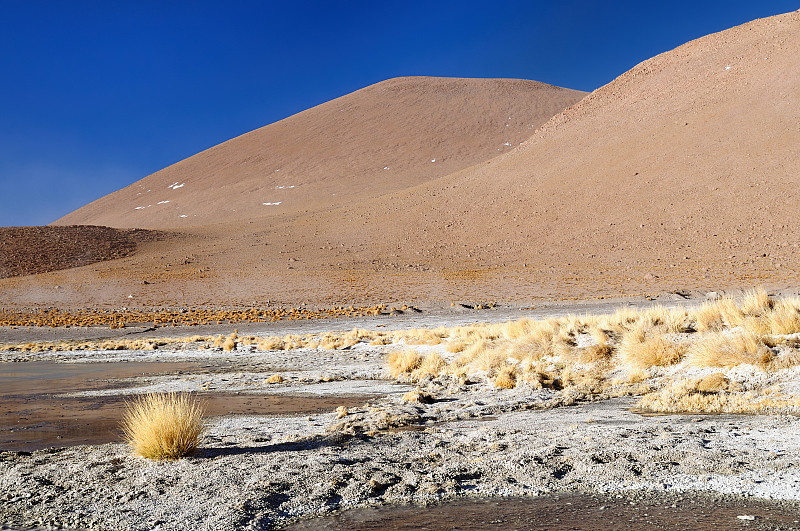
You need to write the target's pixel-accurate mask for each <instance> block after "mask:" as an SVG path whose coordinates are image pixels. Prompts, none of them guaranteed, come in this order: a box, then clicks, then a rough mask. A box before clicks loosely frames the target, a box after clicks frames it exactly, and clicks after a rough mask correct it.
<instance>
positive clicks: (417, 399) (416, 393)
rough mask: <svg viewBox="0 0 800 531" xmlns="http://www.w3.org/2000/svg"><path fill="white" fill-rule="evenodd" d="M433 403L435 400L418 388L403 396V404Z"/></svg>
mask: <svg viewBox="0 0 800 531" xmlns="http://www.w3.org/2000/svg"><path fill="white" fill-rule="evenodd" d="M435 401H436V400H435V398H434V397H433V395H432V394H430V393H427V392H425V391H423V390H422V389H420V388H419V387H418V388H416V389H412V390H411V391H409V392H407V393H406V394H404V395H403V402H411V403H415V404H432V403H433V402H435Z"/></svg>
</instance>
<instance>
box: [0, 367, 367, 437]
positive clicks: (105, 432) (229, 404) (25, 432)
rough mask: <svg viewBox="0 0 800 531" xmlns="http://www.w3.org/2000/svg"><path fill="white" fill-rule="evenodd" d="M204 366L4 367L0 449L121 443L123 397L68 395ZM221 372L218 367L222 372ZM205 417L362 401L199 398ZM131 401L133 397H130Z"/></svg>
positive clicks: (305, 409)
mask: <svg viewBox="0 0 800 531" xmlns="http://www.w3.org/2000/svg"><path fill="white" fill-rule="evenodd" d="M214 369H215V367H214V366H210V365H208V364H202V363H73V364H66V363H47V362H30V363H8V364H0V451H33V450H38V449H42V448H49V447H52V446H72V445H78V444H103V443H108V442H115V441H120V440H122V434H121V430H120V428H119V422H120V419H121V417H122V413H123V411H124V409H125V402H124V401H125V398H126V396H124V395H113V396H103V397H92V398H63V397H59V396H57V395H59V394H62V393H68V392H76V391H86V390H95V389H108V388H115V387H117V388H118V387H120V386H121V383H120V382H118V381H116V379H117V378H130V377H134V376H143V375H146V376H154V375H164V374H174V375H175V376H176V377H179V376H180V375H182V374H188V373H196V372H209V371H210V370H214ZM217 369H218V368H217ZM197 396H198V397H199V398H200V399H201V400H202V402H203V403H204V404H205V407H206V414H207V416H219V415H270V416H274V415H292V414H306V413H317V412H323V411H332V410H334V409H336V408H337V407H339V406H345V407H353V406H358V405H361V404H363V403H364V402H365V401H367V400H368V399H369V397H365V396H304V395H286V394H283V395H263V394H235V393H199V394H198V395H197ZM127 398H130V396H128V397H127Z"/></svg>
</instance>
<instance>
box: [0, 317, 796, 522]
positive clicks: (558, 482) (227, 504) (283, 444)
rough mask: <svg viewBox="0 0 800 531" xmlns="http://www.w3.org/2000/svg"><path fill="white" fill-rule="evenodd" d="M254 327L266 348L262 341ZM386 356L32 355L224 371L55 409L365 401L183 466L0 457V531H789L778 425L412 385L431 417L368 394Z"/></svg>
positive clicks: (377, 384) (137, 383)
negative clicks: (753, 523) (543, 520)
mask: <svg viewBox="0 0 800 531" xmlns="http://www.w3.org/2000/svg"><path fill="white" fill-rule="evenodd" d="M440 323H441V320H439V321H437V324H440ZM315 324H317V325H319V323H315ZM348 324H353V323H348ZM414 324H415V326H419V325H420V324H423V323H420V322H419V321H417V322H415V323H414ZM451 324H455V323H451ZM269 325H270V327H271V330H272V331H273V332H276V331H277V329H276V328H275V327H276V326H278V324H274V323H270V324H269ZM385 353H386V351H385V347H379V346H369V345H365V344H358V345H356V346H354V347H352V348H350V349H348V350H344V351H316V350H304V349H301V350H298V351H292V352H291V353H286V352H282V351H276V352H251V351H250V349H247V348H243V349H242V350H241V351H237V352H231V353H225V352H221V351H219V352H218V351H208V350H206V351H196V350H190V349H178V350H173V351H168V352H149V351H137V352H126V351H113V352H112V351H103V352H76V353H42V354H39V355H37V359H40V360H52V361H61V362H66V361H70V362H72V363H89V362H97V361H106V362H111V361H123V360H129V361H139V362H141V361H152V360H154V359H160V360H170V361H174V362H195V363H197V362H200V361H206V362H207V361H210V360H213V361H214V362H215V363H227V362H232V363H229V364H227V367H228V369H226V370H225V371H221V372H214V373H212V374H200V375H192V374H182V375H181V376H180V378H175V377H174V376H167V375H164V376H158V375H150V376H148V377H146V378H136V377H134V378H127V379H122V380H117V381H116V382H115V383H114V385H113V386H112V387H113V389H109V390H104V389H94V390H84V391H79V392H70V393H65V394H63V395H61V397H62V398H63V399H71V398H73V397H83V398H86V397H102V396H114V395H118V394H119V393H121V392H125V393H141V392H146V391H152V390H178V389H183V390H202V389H207V390H209V391H210V392H220V393H222V392H224V393H230V392H240V393H246V394H248V395H249V396H269V395H273V394H281V393H285V394H297V393H304V394H317V395H321V396H325V395H328V396H339V395H342V394H345V393H350V394H354V393H362V394H363V393H364V392H367V393H370V394H372V396H373V398H371V399H369V400H368V403H363V404H361V405H359V406H355V407H349V408H348V412H347V413H348V414H347V415H346V416H343V417H342V416H341V415H339V414H337V413H336V412H329V413H321V414H312V415H311V416H308V415H303V416H289V417H286V416H283V417H273V416H261V415H256V416H254V415H246V416H225V417H217V418H214V419H212V420H211V422H210V425H209V430H208V433H207V434H206V436H205V438H204V439H203V442H202V444H201V448H200V451H199V452H198V454H197V455H196V456H194V457H190V458H187V459H183V460H180V461H177V462H164V463H156V462H150V461H147V460H144V459H141V458H136V457H133V456H131V454H130V451H129V449H128V448H127V447H126V446H125V445H123V444H121V443H116V444H113V443H112V444H102V445H95V446H76V447H68V448H63V449H56V450H47V451H36V452H32V453H25V452H23V453H15V452H6V453H3V454H0V491H2V492H5V493H6V494H5V499H4V503H3V505H2V509H1V511H2V512H0V521H1V522H5V523H6V524H9V525H16V526H31V525H45V524H52V525H60V526H76V527H84V528H100V529H115V528H120V527H125V528H130V529H151V528H153V527H155V526H161V528H162V529H241V528H252V529H269V528H274V527H277V526H281V525H284V524H286V523H289V522H291V521H294V520H295V519H297V518H307V517H312V516H320V515H326V514H330V513H331V512H332V511H336V510H339V509H345V508H354V507H365V506H373V505H381V504H389V503H391V504H393V503H421V502H424V503H430V502H437V501H442V500H448V499H455V498H461V497H466V498H485V497H487V496H490V497H494V496H503V497H505V496H537V495H543V494H547V493H553V492H569V493H589V494H592V493H594V494H598V495H612V496H615V495H616V494H621V495H624V496H629V495H631V496H634V497H637V496H642V495H644V494H648V495H650V494H652V495H655V496H656V497H659V496H661V497H662V498H658V499H663V500H666V499H669V498H668V497H669V496H674V495H678V496H682V497H687V496H688V497H693V496H694V493H695V492H706V493H711V494H715V495H722V496H731V495H736V496H740V495H745V496H754V497H757V498H763V499H768V500H778V501H780V504H781V505H780V508H781V511H783V512H782V513H781V514H789V515H792V514H797V515H800V505H798V503H800V501H799V500H800V497H798V494H797V493H798V492H800V489H799V488H798V487H800V474H797V473H796V472H795V471H794V469H795V467H794V461H795V460H796V459H795V458H796V455H797V453H798V451H800V443H799V442H798V440H797V437H796V433H795V432H796V423H797V419H796V417H794V416H782V415H772V416H732V415H671V416H666V415H661V416H643V415H640V414H637V413H635V412H633V411H632V410H631V407H632V406H633V405H634V401H633V400H632V399H624V398H623V399H613V400H605V401H596V402H592V401H586V400H585V397H581V396H574V395H571V394H570V393H569V392H559V391H553V390H548V389H540V390H534V389H530V388H526V387H524V386H518V387H517V388H515V389H513V390H498V389H495V388H494V387H493V386H491V385H489V384H487V383H482V382H481V381H476V382H475V383H464V382H457V381H453V380H449V379H444V378H442V379H434V380H429V381H427V382H424V383H423V385H424V386H425V388H426V390H427V391H428V392H430V393H431V394H432V395H433V396H434V400H433V401H432V402H431V403H428V404H420V403H409V402H405V401H404V400H403V399H402V395H403V394H404V393H405V392H406V391H407V389H408V387H407V386H403V385H395V384H393V383H392V382H391V381H388V380H384V379H383V378H385V368H384V366H385V361H384V357H385ZM10 355H11V354H10V353H9V354H5V355H4V356H6V359H8V356H10ZM19 363H23V364H24V363H25V362H19ZM272 371H275V372H279V373H280V374H282V375H283V377H284V378H285V381H284V382H283V383H279V384H266V383H265V382H264V376H265V373H267V372H272ZM121 388H122V389H121ZM365 390H368V391H365ZM57 396H58V395H57ZM337 417H338V418H337ZM321 478H323V479H321ZM664 496H666V497H664ZM671 499H673V500H674V499H675V498H671ZM726 499H727V498H726ZM726 503H733V502H732V501H731V500H728V501H727V502H726ZM733 506H734V507H735V506H736V505H735V504H734V505H733ZM743 514H746V513H743ZM797 519H800V516H798V518H797ZM782 521H783V522H784V523H785V522H786V520H782ZM792 521H793V520H792ZM794 525H795V524H792V523H789V524H786V525H784V524H780V522H778V523H777V524H776V526H775V527H772V528H786V529H789V528H792V527H793V526H794ZM762 528H770V527H768V526H767V527H762Z"/></svg>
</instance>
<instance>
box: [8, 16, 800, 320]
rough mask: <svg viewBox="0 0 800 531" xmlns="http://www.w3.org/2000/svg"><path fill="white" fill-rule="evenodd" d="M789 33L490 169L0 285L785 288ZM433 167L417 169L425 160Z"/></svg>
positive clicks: (529, 295)
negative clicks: (90, 266) (757, 286)
mask: <svg viewBox="0 0 800 531" xmlns="http://www.w3.org/2000/svg"><path fill="white" fill-rule="evenodd" d="M798 35H800V12H794V13H788V14H784V15H779V16H776V17H770V18H767V19H760V20H756V21H753V22H750V23H748V24H744V25H742V26H738V27H735V28H732V29H729V30H726V31H723V32H720V33H716V34H712V35H708V36H706V37H703V38H700V39H697V40H695V41H692V42H689V43H687V44H685V45H683V46H680V47H678V48H676V49H675V50H671V51H669V52H666V53H664V54H661V55H659V56H657V57H654V58H652V59H650V60H648V61H645V62H643V63H641V64H640V65H638V66H636V67H635V68H633V69H632V70H630V71H629V72H626V73H625V74H623V75H621V76H620V77H619V78H617V79H616V80H614V81H613V82H611V83H609V84H608V85H606V86H604V87H601V88H600V89H598V90H596V91H595V92H593V93H592V94H590V95H588V96H587V97H585V98H583V99H582V100H581V101H580V102H579V103H577V104H575V105H573V106H572V107H570V108H568V109H566V110H565V111H564V112H563V113H560V114H558V115H556V116H554V117H553V118H552V119H550V120H549V121H548V122H547V123H546V124H544V125H543V126H542V127H541V128H539V129H538V130H537V131H536V132H535V133H533V134H532V135H530V136H529V137H528V139H527V140H525V141H524V143H523V144H522V145H518V146H516V147H514V148H513V149H509V150H508V152H506V153H502V154H501V155H499V156H497V157H494V158H491V159H489V158H488V157H487V156H484V157H483V159H482V160H483V162H480V161H478V162H475V163H474V164H472V165H469V164H467V163H464V165H463V166H462V167H460V168H455V169H454V170H453V171H452V173H447V172H443V173H442V174H437V175H431V174H426V175H423V176H421V177H420V178H419V179H418V180H417V181H414V180H413V179H410V178H409V180H408V181H407V182H405V183H404V185H403V186H397V187H395V188H394V189H392V187H391V186H390V185H389V184H387V185H385V187H384V188H383V189H382V190H381V192H382V193H381V194H377V193H376V194H374V195H372V196H359V197H358V199H359V200H358V201H356V200H353V201H346V202H344V204H340V205H338V206H337V205H335V204H332V203H327V207H325V208H319V209H317V210H315V211H314V212H308V213H304V212H303V211H302V210H296V211H295V215H292V216H266V217H261V218H258V219H257V220H256V219H252V218H251V219H247V218H243V219H233V220H232V221H228V222H226V223H223V224H220V225H216V226H211V225H209V226H205V227H194V228H188V229H186V230H184V231H182V232H183V234H184V236H181V238H179V239H177V240H175V241H163V242H154V243H149V244H142V246H141V251H138V252H137V253H136V254H135V255H133V256H130V257H126V258H123V259H121V260H115V261H111V262H103V263H102V264H97V265H95V266H94V269H93V270H91V271H90V270H88V269H87V268H78V269H74V270H70V272H69V274H71V275H74V276H73V277H71V278H67V276H66V275H67V274H66V273H52V274H49V276H47V277H41V278H23V279H19V280H14V279H5V280H2V281H0V288H3V287H4V288H5V289H4V293H6V294H7V295H6V298H7V300H19V301H23V302H24V300H25V299H24V298H25V297H26V296H27V294H28V293H30V292H32V289H31V286H32V285H33V284H31V283H37V284H36V285H37V286H39V285H41V284H42V283H45V284H52V285H55V284H59V285H61V286H67V287H69V288H71V289H72V291H70V293H75V294H77V295H75V297H79V296H80V297H84V298H83V299H81V300H80V301H79V302H82V303H85V302H86V301H87V300H89V299H87V298H86V297H88V296H89V295H82V294H90V295H91V294H92V293H95V292H98V293H103V297H104V298H103V299H102V301H101V299H100V298H99V296H98V298H95V299H91V300H89V302H103V303H107V304H122V305H125V306H131V305H132V304H141V305H155V304H162V303H167V304H170V303H175V304H214V303H226V302H236V303H243V304H247V305H252V304H264V303H265V301H271V303H272V304H301V303H309V304H316V305H329V304H340V303H350V302H356V303H359V302H392V301H420V300H436V301H449V300H452V301H457V300H473V301H475V300H484V301H485V300H498V301H502V300H514V301H531V300H537V299H538V300H541V299H550V298H561V299H563V298H570V297H578V298H584V297H595V296H613V295H622V294H627V295H632V294H642V295H656V296H664V297H667V296H668V295H667V294H665V292H671V291H683V290H703V291H702V292H705V291H709V290H726V289H731V288H747V287H752V286H754V285H763V286H765V287H767V288H780V289H782V290H783V291H784V292H787V290H788V292H794V293H797V288H798V287H800V238H798V236H797V235H798V234H800V216H798V205H800V125H798V124H800V76H798V75H797V72H800V39H799V38H798V37H797V36H798ZM379 86H380V85H379ZM373 88H374V87H373ZM337 101H338V100H337ZM337 105H338V103H337ZM520 105H521V106H523V107H524V105H523V104H520ZM312 111H314V109H312ZM309 112H311V111H309ZM465 112H466V111H465ZM343 114H346V113H343ZM508 116H511V117H512V118H513V117H514V116H515V114H502V115H501V116H500V118H501V120H500V121H499V122H497V125H500V126H502V127H505V124H504V123H503V122H502V120H505V119H507V118H508ZM521 125H522V124H520V127H521ZM509 129H511V126H510V127H509ZM342 134H344V131H343V132H342ZM522 134H523V131H522V129H520V135H522ZM409 142H411V140H409ZM426 142H427V141H426ZM512 143H513V141H512ZM424 145H427V143H425V144H424ZM223 147H225V146H224V145H223V146H220V147H219V148H218V149H222V148H223ZM403 149H404V150H405V149H406V148H403ZM491 149H494V150H496V149H497V146H495V145H491V146H489V147H488V148H487V152H488V151H491ZM403 152H404V153H411V152H410V151H403ZM434 156H437V159H438V155H434V154H431V153H430V152H425V153H424V157H420V159H421V160H422V162H423V163H425V164H423V163H420V164H421V166H419V167H420V168H421V167H424V166H426V165H427V164H431V167H437V166H436V164H438V162H437V163H433V164H432V163H430V160H429V158H428V157H430V158H433V157H434ZM190 160H191V159H190ZM426 161H427V162H426ZM381 164H383V163H381ZM389 166H390V167H391V164H389ZM165 171H167V170H165ZM447 171H450V170H449V169H448V170H447ZM378 173H380V172H378ZM420 174H421V172H420ZM420 174H417V175H420ZM370 175H374V174H370ZM167 181H170V182H167ZM172 182H174V179H167V180H165V181H164V183H165V184H164V186H165V187H166V185H169V184H172ZM181 182H183V181H181ZM186 182H187V184H186V189H190V187H189V181H188V177H187V181H186ZM298 182H299V181H298ZM282 184H283V183H282ZM285 184H290V183H289V182H288V181H287V182H286V183H285ZM275 185H277V181H275V182H272V181H271V182H270V186H273V187H274V186H275ZM181 190H183V188H181ZM353 193H356V192H353ZM111 197H112V198H113V195H112V196H111ZM354 197H355V196H354ZM279 200H280V199H279ZM259 201H261V199H259ZM265 201H266V200H265ZM321 201H322V199H321V198H320V202H321ZM320 204H322V203H320ZM94 206H95V205H90V207H92V208H93V207H94ZM87 208H89V207H87ZM79 212H80V211H79ZM112 221H113V220H112ZM97 222H101V221H99V220H98V221H97ZM106 223H108V222H106ZM78 275H83V276H80V277H79V276H78ZM73 279H74V280H73ZM144 281H146V282H147V284H145V282H144ZM69 282H73V283H72V284H69ZM101 285H102V286H103V290H102V291H100V290H98V289H97V286H101ZM66 291H67V290H65V292H66ZM109 294H111V295H109ZM65 296H66V295H65ZM115 297H116V299H115ZM64 301H65V302H64V304H66V303H71V304H75V303H76V302H75V301H78V299H77V298H73V299H69V300H67V299H64Z"/></svg>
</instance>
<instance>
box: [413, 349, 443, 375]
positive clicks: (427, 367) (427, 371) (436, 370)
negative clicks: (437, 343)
mask: <svg viewBox="0 0 800 531" xmlns="http://www.w3.org/2000/svg"><path fill="white" fill-rule="evenodd" d="M446 366H447V363H446V362H445V361H444V359H443V358H442V356H441V355H440V354H439V353H437V352H431V353H430V354H428V355H427V356H425V358H424V359H423V360H422V362H420V364H419V367H417V368H416V369H415V370H414V372H413V377H414V379H415V380H421V379H422V378H425V377H426V376H430V377H432V378H436V377H437V376H439V375H440V374H441V373H442V371H443V370H444V368H445V367H446Z"/></svg>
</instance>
